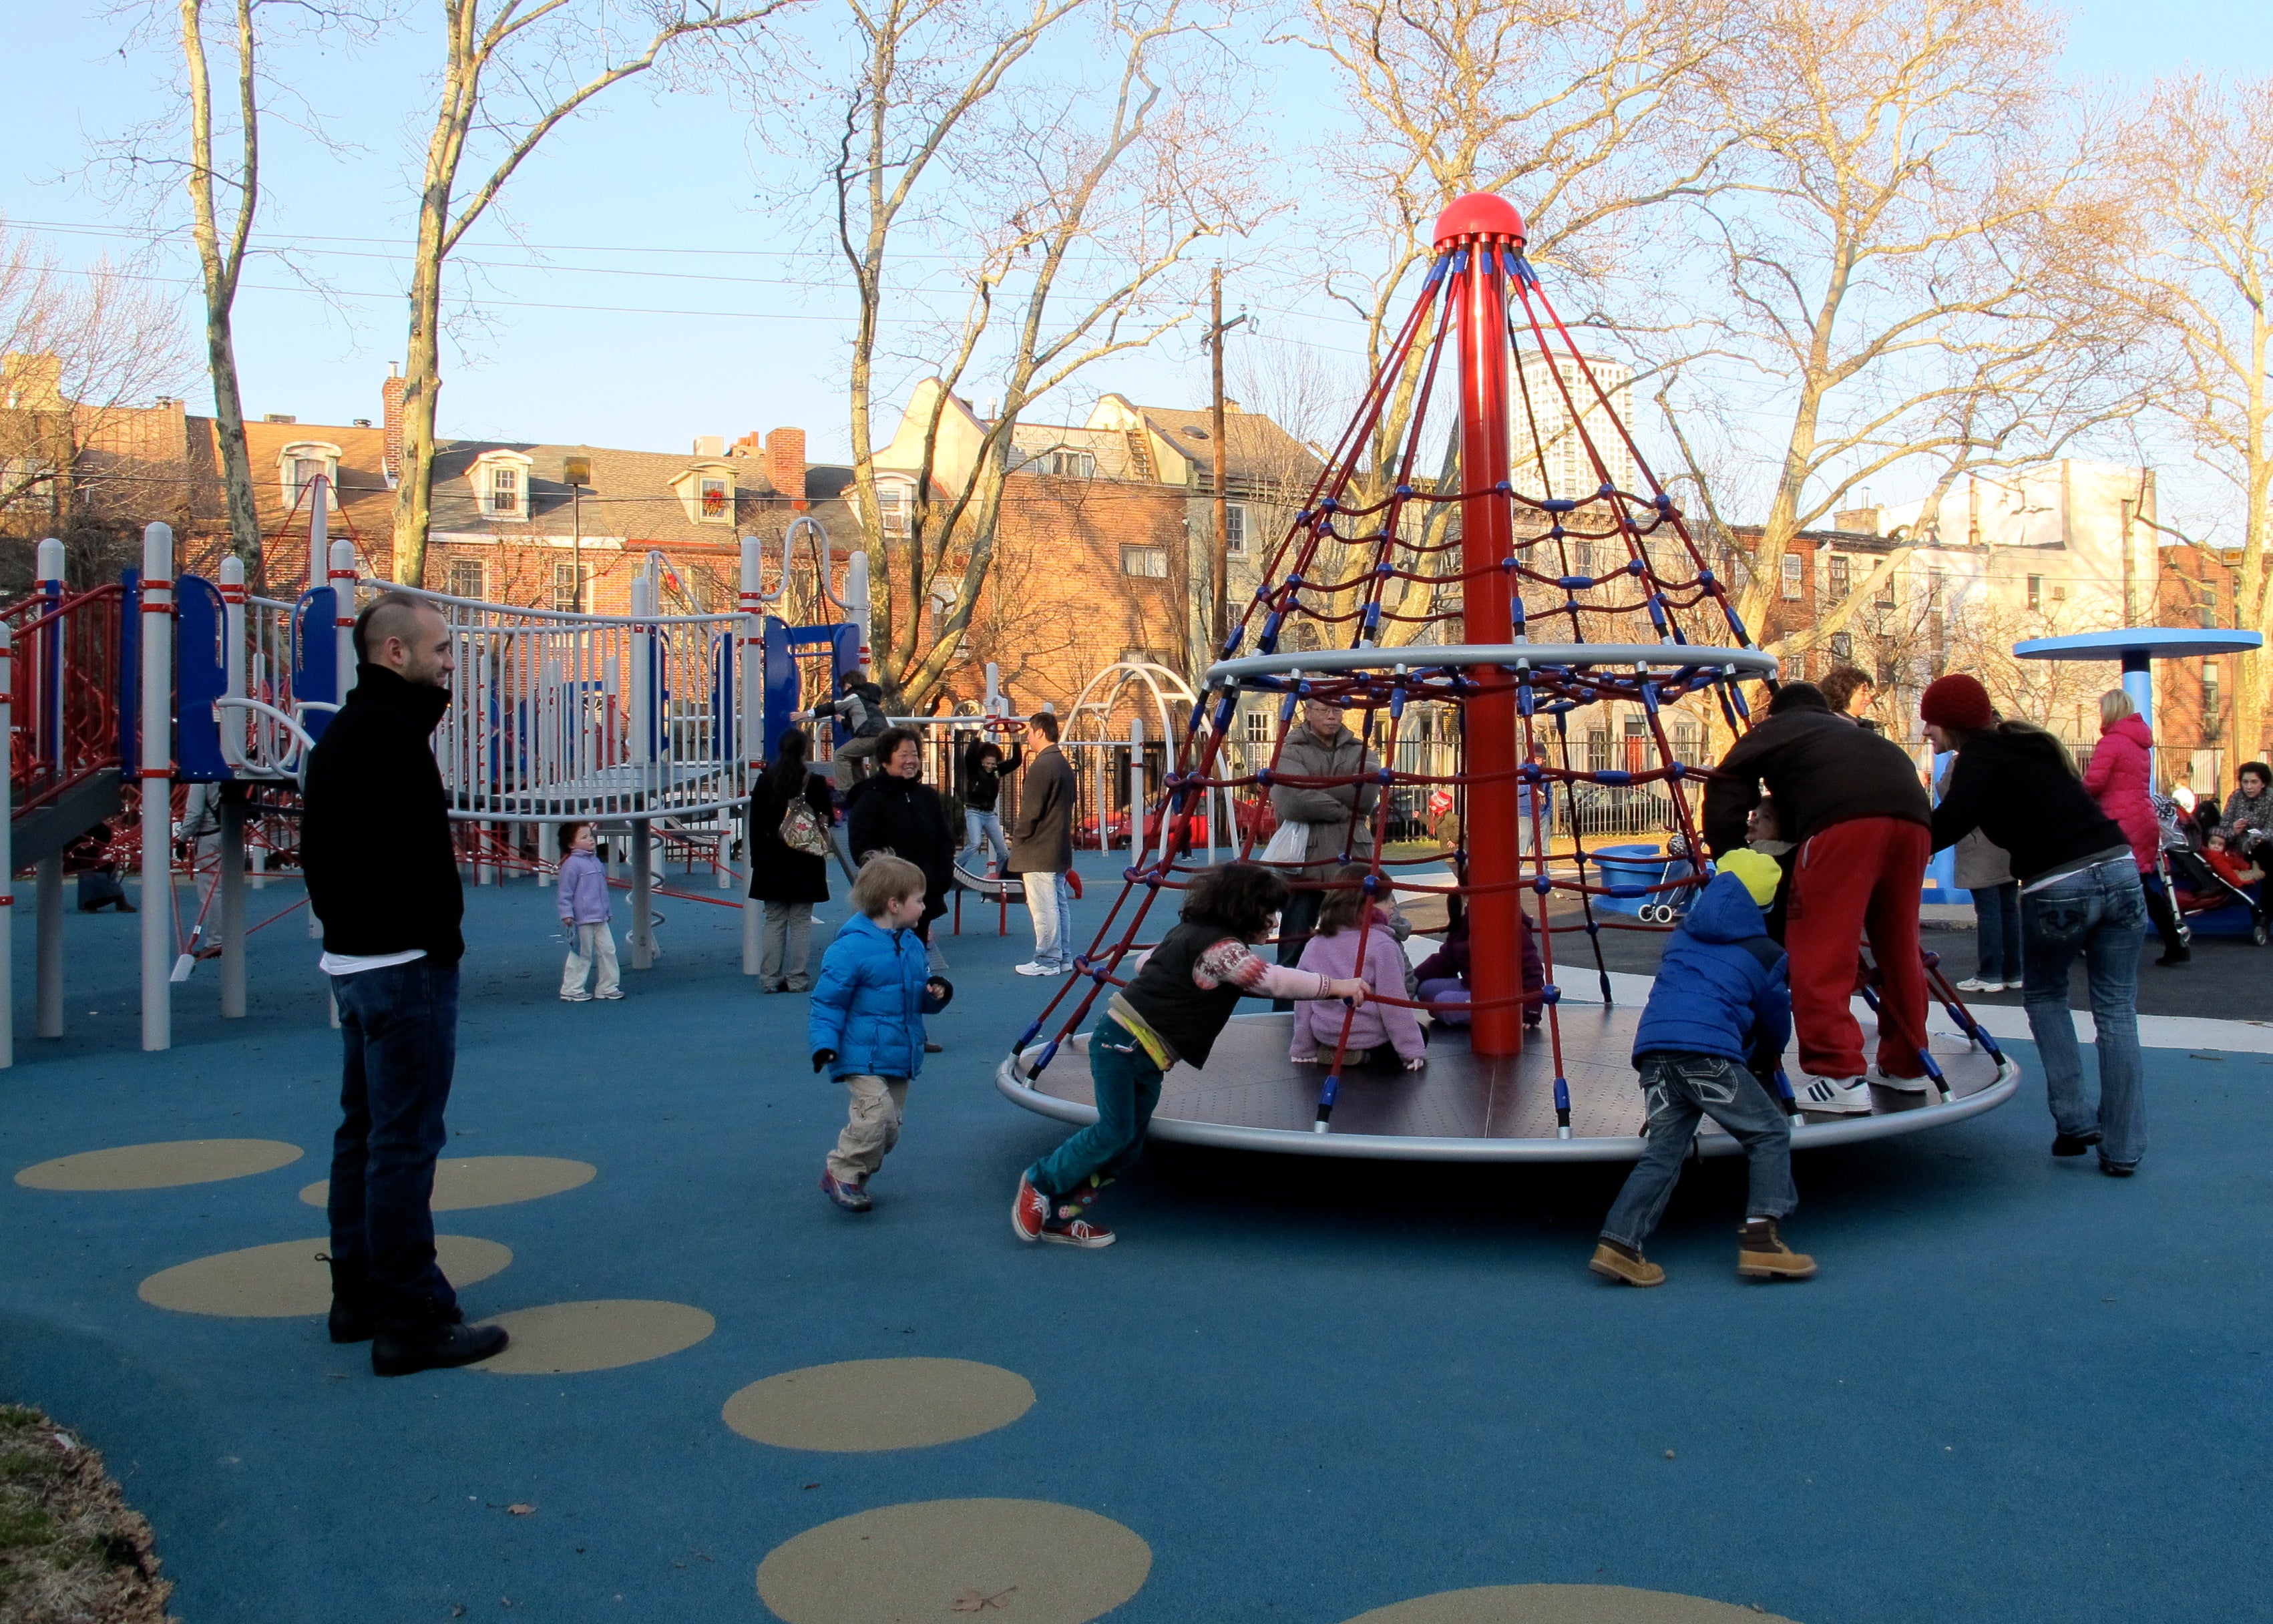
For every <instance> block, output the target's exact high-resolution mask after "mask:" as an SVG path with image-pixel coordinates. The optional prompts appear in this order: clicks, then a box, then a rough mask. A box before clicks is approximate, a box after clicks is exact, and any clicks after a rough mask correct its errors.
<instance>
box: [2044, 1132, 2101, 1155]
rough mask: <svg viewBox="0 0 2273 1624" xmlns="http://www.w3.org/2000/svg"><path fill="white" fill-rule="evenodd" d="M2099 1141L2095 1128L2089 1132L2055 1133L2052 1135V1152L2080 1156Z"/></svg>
mask: <svg viewBox="0 0 2273 1624" xmlns="http://www.w3.org/2000/svg"><path fill="white" fill-rule="evenodd" d="M2098 1143H2099V1134H2098V1132H2097V1130H2095V1131H2093V1132H2089V1133H2055V1134H2054V1135H2052V1154H2054V1155H2055V1156H2080V1155H2082V1154H2083V1153H2084V1152H2085V1151H2087V1150H2089V1149H2090V1148H2091V1147H2093V1146H2094V1145H2097V1144H2098Z"/></svg>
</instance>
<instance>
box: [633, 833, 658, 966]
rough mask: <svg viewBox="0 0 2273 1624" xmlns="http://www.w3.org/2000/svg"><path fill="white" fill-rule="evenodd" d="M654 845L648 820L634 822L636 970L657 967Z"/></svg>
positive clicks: (634, 964) (634, 950) (634, 948)
mask: <svg viewBox="0 0 2273 1624" xmlns="http://www.w3.org/2000/svg"><path fill="white" fill-rule="evenodd" d="M654 861H655V858H654V844H653V841H652V839H651V838H650V837H649V829H648V820H647V819H646V818H643V817H635V818H634V819H632V968H633V969H634V970H648V969H652V968H653V967H654V966H655V908H654V906H653V905H654V899H655V868H654Z"/></svg>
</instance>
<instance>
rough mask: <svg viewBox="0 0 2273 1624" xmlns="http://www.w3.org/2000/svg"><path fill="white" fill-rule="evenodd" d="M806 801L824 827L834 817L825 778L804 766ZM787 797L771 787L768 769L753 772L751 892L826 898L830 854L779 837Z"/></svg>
mask: <svg viewBox="0 0 2273 1624" xmlns="http://www.w3.org/2000/svg"><path fill="white" fill-rule="evenodd" d="M804 794H805V804H806V805H807V806H808V807H811V808H813V815H814V816H815V817H817V818H819V819H820V820H821V828H822V829H824V830H826V829H828V828H829V825H830V824H832V823H835V822H836V808H834V807H833V806H832V805H831V804H830V802H829V780H828V779H827V778H823V777H822V776H821V774H820V773H817V772H814V771H812V770H811V769H807V770H806V775H805V791H804ZM788 813H789V801H788V800H787V799H786V798H785V797H784V795H783V794H782V793H781V791H780V790H778V789H776V788H775V787H774V775H773V771H772V769H770V768H769V769H768V770H767V771H764V772H761V773H760V774H759V775H758V786H757V788H755V789H754V790H753V791H751V792H750V895H752V896H753V897H755V898H757V899H758V900H759V901H761V902H826V901H828V900H829V859H827V858H826V857H815V856H814V854H813V853H810V852H799V851H795V850H793V849H791V846H790V844H789V842H787V841H786V840H784V839H783V838H781V826H782V819H783V818H784V816H787V815H788Z"/></svg>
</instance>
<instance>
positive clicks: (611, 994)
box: [592, 988, 624, 998]
mask: <svg viewBox="0 0 2273 1624" xmlns="http://www.w3.org/2000/svg"><path fill="white" fill-rule="evenodd" d="M592 996H594V997H595V998H620V997H622V996H624V995H623V989H621V988H616V989H611V990H610V991H607V992H596V993H594V994H593V995H592Z"/></svg>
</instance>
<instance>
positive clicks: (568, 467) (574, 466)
mask: <svg viewBox="0 0 2273 1624" xmlns="http://www.w3.org/2000/svg"><path fill="white" fill-rule="evenodd" d="M560 471H561V472H562V474H564V475H565V476H566V477H567V480H568V511H569V513H570V515H572V516H571V518H570V520H569V523H570V525H571V526H572V529H571V530H570V533H569V540H568V548H569V552H568V557H569V559H570V560H571V562H570V563H569V566H568V568H569V569H570V570H571V571H572V572H573V573H574V576H575V580H576V613H578V614H581V613H584V487H585V486H586V485H589V484H591V483H592V455H591V453H590V452H589V451H580V452H578V453H576V454H575V455H574V456H571V457H568V458H566V460H565V461H564V462H563V464H562V466H561V470H560Z"/></svg>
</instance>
